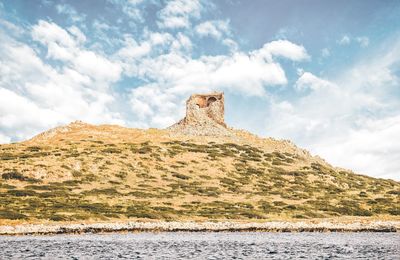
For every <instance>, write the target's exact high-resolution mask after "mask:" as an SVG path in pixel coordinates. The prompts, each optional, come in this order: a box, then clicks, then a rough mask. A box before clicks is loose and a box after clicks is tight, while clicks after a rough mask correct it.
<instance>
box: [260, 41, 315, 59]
mask: <svg viewBox="0 0 400 260" xmlns="http://www.w3.org/2000/svg"><path fill="white" fill-rule="evenodd" d="M254 54H255V55H258V56H260V57H263V58H264V59H267V60H273V57H284V58H287V59H290V60H293V61H302V60H307V59H308V58H309V56H308V54H307V51H306V49H305V48H304V47H303V46H301V45H297V44H295V43H292V42H290V41H288V40H277V41H272V42H269V43H266V44H264V46H263V47H262V48H261V49H259V50H256V51H254Z"/></svg>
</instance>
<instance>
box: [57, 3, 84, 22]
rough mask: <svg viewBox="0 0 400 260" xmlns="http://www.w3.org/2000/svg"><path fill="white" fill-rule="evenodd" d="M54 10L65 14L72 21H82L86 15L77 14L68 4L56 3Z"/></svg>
mask: <svg viewBox="0 0 400 260" xmlns="http://www.w3.org/2000/svg"><path fill="white" fill-rule="evenodd" d="M56 10H57V12H58V13H59V14H65V15H67V16H68V18H69V19H70V20H71V21H72V22H82V21H84V20H85V19H86V15H82V14H78V12H77V11H76V10H75V8H73V7H72V6H70V5H68V4H58V5H56Z"/></svg>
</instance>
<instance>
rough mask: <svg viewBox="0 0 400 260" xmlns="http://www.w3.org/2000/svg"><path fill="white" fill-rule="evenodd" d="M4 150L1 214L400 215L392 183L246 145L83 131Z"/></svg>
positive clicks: (399, 191)
mask: <svg viewBox="0 0 400 260" xmlns="http://www.w3.org/2000/svg"><path fill="white" fill-rule="evenodd" d="M0 148H1V149H0V162H1V163H0V172H1V179H0V220H1V219H7V220H21V221H22V220H23V221H35V220H42V219H46V220H52V221H71V220H88V219H98V220H107V219H118V218H120V219H121V218H141V219H162V220H179V219H188V220H189V219H214V220H221V219H273V218H289V219H290V218H292V219H307V218H324V217H335V216H378V215H388V216H399V215H400V207H399V206H398V205H400V203H399V202H400V201H399V197H400V184H399V183H398V182H395V181H390V180H381V179H374V178H370V177H367V176H362V175H356V174H353V173H351V172H348V171H339V170H336V169H333V168H332V167H330V166H328V165H326V164H324V163H318V161H317V160H311V161H308V160H309V159H307V158H306V159H305V158H303V157H301V156H299V155H297V154H291V153H288V152H277V151H274V152H271V151H265V150H263V149H262V148H260V147H255V146H254V147H253V146H250V145H246V144H243V145H242V144H234V143H216V142H209V143H194V142H183V141H169V142H161V143H152V142H143V143H115V144H113V143H106V142H104V141H100V140H86V139H81V140H80V141H79V142H65V143H64V144H63V145H62V146H54V147H51V146H49V147H43V146H33V145H32V146H23V145H21V146H18V145H17V144H15V145H9V146H7V147H1V146H0ZM28 176H34V178H33V177H28Z"/></svg>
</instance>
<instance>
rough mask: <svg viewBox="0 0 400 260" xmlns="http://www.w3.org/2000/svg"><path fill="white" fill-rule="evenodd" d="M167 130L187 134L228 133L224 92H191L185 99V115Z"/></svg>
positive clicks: (213, 134) (214, 134) (212, 134)
mask: <svg viewBox="0 0 400 260" xmlns="http://www.w3.org/2000/svg"><path fill="white" fill-rule="evenodd" d="M168 129H169V130H171V131H173V132H176V133H181V134H187V135H211V136H216V135H229V130H228V129H227V127H226V124H225V121H224V93H219V92H213V93H210V94H193V95H191V96H190V98H189V99H188V100H187V101H186V116H185V118H184V119H182V120H181V121H179V122H178V123H176V124H174V125H172V126H170V127H169V128H168Z"/></svg>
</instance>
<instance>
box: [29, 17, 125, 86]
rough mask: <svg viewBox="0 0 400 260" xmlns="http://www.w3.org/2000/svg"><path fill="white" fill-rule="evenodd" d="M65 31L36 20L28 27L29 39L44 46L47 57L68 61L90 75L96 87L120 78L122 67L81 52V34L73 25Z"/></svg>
mask: <svg viewBox="0 0 400 260" xmlns="http://www.w3.org/2000/svg"><path fill="white" fill-rule="evenodd" d="M69 31H70V33H69V32H68V31H66V30H64V29H63V28H61V27H60V26H58V25H57V24H55V23H49V22H46V21H43V20H40V21H39V22H38V24H37V25H35V26H33V28H32V38H33V39H34V40H36V41H38V42H40V43H42V44H43V45H45V46H47V57H48V58H52V59H56V60H61V61H63V62H68V64H70V65H71V67H73V68H74V69H75V70H76V71H80V73H83V74H85V75H87V76H90V77H91V78H92V79H93V80H94V81H96V82H97V83H98V84H100V85H99V87H106V85H107V83H108V82H115V81H117V80H118V79H119V78H120V75H121V72H122V68H121V67H120V65H119V64H118V63H116V62H113V61H110V60H108V59H106V58H104V57H103V56H102V55H99V54H97V53H95V52H93V51H88V50H85V49H84V47H83V45H82V44H84V43H85V41H86V37H85V35H84V34H83V33H82V32H81V31H80V30H79V28H77V27H75V26H73V27H70V28H69Z"/></svg>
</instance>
